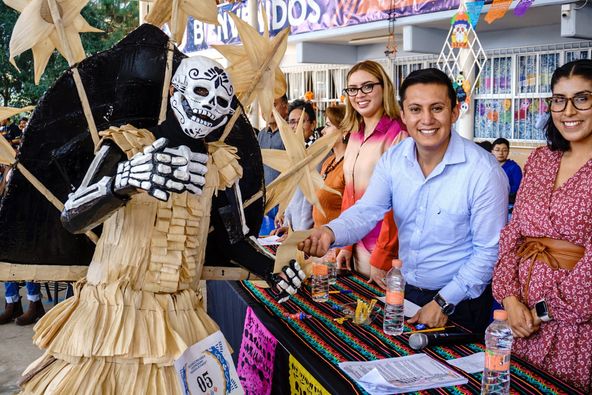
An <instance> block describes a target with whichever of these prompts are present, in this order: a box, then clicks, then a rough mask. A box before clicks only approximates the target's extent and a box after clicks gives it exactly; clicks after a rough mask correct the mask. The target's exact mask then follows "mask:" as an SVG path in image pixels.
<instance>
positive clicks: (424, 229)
mask: <svg viewBox="0 0 592 395" xmlns="http://www.w3.org/2000/svg"><path fill="white" fill-rule="evenodd" d="M399 93H400V96H401V98H402V99H401V107H402V111H401V117H402V119H403V121H404V122H405V124H406V126H407V131H408V132H409V135H410V136H411V139H407V140H404V141H403V142H401V143H400V144H399V145H397V146H395V147H393V148H391V149H390V150H389V151H387V152H386V153H385V154H384V155H383V156H382V157H381V159H380V161H379V162H378V164H377V165H376V168H375V170H374V173H373V175H372V179H371V181H370V185H369V186H368V189H367V190H366V193H365V194H364V196H363V197H362V198H361V199H360V200H359V201H358V202H357V203H356V204H355V205H354V206H352V207H351V208H350V209H349V210H347V211H345V212H344V213H342V214H341V215H340V216H339V217H338V218H337V219H335V220H334V221H331V222H330V223H329V224H327V226H326V227H323V228H320V229H316V230H315V231H313V234H312V235H311V236H310V237H309V238H308V239H306V240H305V241H304V242H302V243H301V245H300V246H299V247H300V248H301V249H302V250H304V251H305V252H307V253H309V254H310V255H315V256H322V255H324V252H323V251H326V250H327V249H328V248H329V247H334V246H343V245H350V244H353V243H354V242H356V241H358V240H360V239H361V238H362V237H363V236H364V235H365V234H366V233H368V232H369V231H370V230H371V229H372V228H373V227H374V225H375V224H376V222H377V221H379V220H380V219H381V218H382V217H383V216H384V214H385V213H386V212H387V211H388V210H390V209H391V208H392V209H393V212H394V218H395V222H396V224H397V227H398V229H399V254H398V255H399V258H400V259H401V260H402V261H403V269H402V270H403V276H404V277H405V280H406V282H407V286H406V289H405V291H406V295H405V296H406V298H407V299H409V300H411V301H413V302H415V303H417V304H419V305H420V306H423V307H422V309H421V310H420V311H419V312H418V313H417V314H416V315H415V316H414V317H412V318H411V319H410V320H409V322H410V323H423V324H427V325H428V326H430V327H439V326H443V325H445V323H446V321H447V320H448V316H450V317H451V319H452V320H453V321H454V322H456V323H459V324H461V325H463V326H465V327H466V328H468V329H471V330H473V331H478V332H482V331H483V330H484V329H485V327H486V325H487V323H488V321H489V316H490V313H491V303H492V301H493V299H492V296H491V289H490V286H489V284H490V282H491V277H492V272H493V267H494V265H495V262H496V260H497V251H498V239H499V233H500V231H501V229H502V227H503V226H504V225H505V220H506V216H507V203H508V202H507V197H508V180H507V178H506V175H505V174H504V172H503V171H502V170H501V168H500V167H499V165H498V164H497V162H496V161H495V158H493V156H492V155H491V154H489V153H488V152H486V151H484V150H483V149H482V148H480V147H479V146H477V145H476V144H474V143H473V142H472V141H468V140H465V139H463V138H462V137H460V136H459V135H458V134H457V133H456V132H453V131H452V124H453V123H454V122H455V121H456V120H457V118H458V106H457V105H456V94H455V91H454V89H453V87H452V83H451V82H450V80H449V79H448V77H447V76H446V75H445V74H444V73H443V72H441V71H440V70H437V69H424V70H418V71H415V72H413V73H411V74H410V75H409V76H408V77H407V78H406V79H405V80H404V81H403V83H402V85H401V88H400V92H399ZM373 271H374V272H373V273H372V272H371V274H370V275H371V277H374V278H380V277H382V278H384V275H385V274H386V273H385V272H383V271H380V269H377V268H373ZM379 284H381V285H382V286H383V287H384V282H383V281H381V282H379Z"/></svg>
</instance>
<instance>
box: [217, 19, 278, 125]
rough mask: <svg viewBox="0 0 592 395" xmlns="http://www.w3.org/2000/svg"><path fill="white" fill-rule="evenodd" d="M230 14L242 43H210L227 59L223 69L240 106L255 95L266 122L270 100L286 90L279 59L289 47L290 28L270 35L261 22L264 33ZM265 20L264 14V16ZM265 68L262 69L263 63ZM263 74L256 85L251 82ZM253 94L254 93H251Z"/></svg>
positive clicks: (251, 99)
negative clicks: (225, 66) (226, 65)
mask: <svg viewBox="0 0 592 395" xmlns="http://www.w3.org/2000/svg"><path fill="white" fill-rule="evenodd" d="M229 15H230V17H231V18H232V20H233V21H234V23H235V24H236V27H237V29H238V34H239V36H240V39H241V42H242V45H213V47H214V48H215V49H217V50H218V51H219V52H220V53H221V54H222V55H224V57H225V58H226V59H227V60H228V62H229V65H228V67H227V68H226V72H227V73H228V74H229V75H230V79H231V80H232V84H233V85H234V89H235V91H236V94H237V96H238V98H239V100H240V101H241V103H242V105H243V106H245V107H247V106H249V105H250V104H251V103H252V102H253V101H254V99H255V98H256V99H257V100H258V102H259V106H260V108H261V115H262V116H263V119H265V120H266V121H267V120H269V118H270V116H271V110H272V108H273V100H274V99H275V98H277V97H280V96H282V95H284V94H285V93H286V88H287V85H286V78H285V76H284V73H283V72H282V70H281V69H280V62H281V61H282V58H283V57H284V54H285V52H286V48H287V47H288V34H289V28H286V29H284V30H282V31H281V32H280V33H278V34H277V35H276V36H275V37H273V38H271V39H270V38H269V28H268V26H267V23H265V25H264V30H263V34H262V35H260V34H259V32H258V31H257V30H256V29H255V28H253V27H252V26H250V25H249V24H247V23H246V22H245V21H243V20H242V19H240V18H239V17H238V16H236V15H235V14H233V13H229ZM263 20H264V21H266V17H265V16H264V17H263ZM265 63H267V67H265V68H264V69H263V70H261V68H262V65H264V64H265ZM258 73H262V75H261V79H260V81H259V83H258V84H256V86H255V87H253V86H252V85H253V81H254V80H256V79H257V77H256V76H257V74H258ZM251 93H254V94H251Z"/></svg>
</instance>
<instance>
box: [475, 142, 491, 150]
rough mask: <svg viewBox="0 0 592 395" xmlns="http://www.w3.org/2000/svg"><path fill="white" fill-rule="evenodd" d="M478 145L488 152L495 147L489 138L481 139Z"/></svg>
mask: <svg viewBox="0 0 592 395" xmlns="http://www.w3.org/2000/svg"><path fill="white" fill-rule="evenodd" d="M477 145H478V146H479V147H481V148H483V149H484V150H485V151H487V152H491V150H492V148H493V144H491V141H487V140H483V141H479V142H478V143H477Z"/></svg>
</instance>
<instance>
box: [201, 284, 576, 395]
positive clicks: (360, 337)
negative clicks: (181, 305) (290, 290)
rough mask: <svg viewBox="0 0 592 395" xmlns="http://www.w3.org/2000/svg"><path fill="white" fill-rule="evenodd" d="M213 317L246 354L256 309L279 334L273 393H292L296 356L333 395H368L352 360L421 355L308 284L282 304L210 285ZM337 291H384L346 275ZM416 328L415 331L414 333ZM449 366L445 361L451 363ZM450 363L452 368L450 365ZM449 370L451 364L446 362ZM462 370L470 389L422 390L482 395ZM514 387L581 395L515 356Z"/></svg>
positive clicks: (240, 287) (438, 355) (344, 298)
mask: <svg viewBox="0 0 592 395" xmlns="http://www.w3.org/2000/svg"><path fill="white" fill-rule="evenodd" d="M207 288H208V313H209V314H210V315H211V316H212V318H214V320H216V322H218V324H219V325H220V327H221V330H222V332H223V333H224V335H225V336H226V338H227V340H228V341H229V343H230V345H231V346H232V347H233V348H234V349H235V353H234V356H233V357H234V358H235V362H236V358H237V357H238V350H239V349H240V342H241V335H242V329H243V325H244V318H245V311H246V309H247V307H251V308H252V309H253V311H254V312H255V314H256V316H257V317H258V318H259V320H260V321H261V322H262V323H263V324H264V326H265V327H266V328H267V329H268V330H269V331H270V332H271V333H272V334H273V336H275V338H276V339H277V340H278V343H279V345H281V347H277V350H276V355H275V362H274V366H275V369H274V375H273V379H272V394H289V393H290V386H289V383H288V379H287V372H288V358H289V355H290V354H291V355H292V356H293V357H294V358H295V359H296V360H298V362H300V363H301V364H302V366H303V367H304V368H305V369H306V370H308V372H310V374H311V375H312V376H314V378H315V379H316V380H318V382H319V383H320V384H321V385H322V386H323V387H324V388H325V389H326V390H327V391H328V392H329V393H331V394H364V393H365V391H364V390H363V389H362V388H361V387H359V386H358V385H357V384H356V383H355V382H354V381H353V380H352V379H350V378H349V377H348V376H347V375H346V374H345V373H344V372H342V371H341V369H340V368H339V367H338V366H337V364H338V363H339V362H342V361H351V360H374V359H379V358H391V357H398V356H405V355H410V354H413V353H415V351H414V350H412V349H411V348H410V347H409V344H408V342H407V340H408V337H409V335H406V334H403V335H402V336H395V337H391V336H386V335H384V333H383V332H382V315H381V314H380V315H378V316H377V317H376V318H375V319H374V320H373V322H372V323H371V324H370V325H365V326H359V325H355V324H353V323H351V321H346V322H345V323H344V324H343V325H340V324H337V323H336V322H335V321H333V318H335V317H340V316H342V314H341V313H339V312H336V311H335V310H333V309H332V308H331V303H315V302H313V301H312V299H311V297H310V288H308V287H305V289H304V292H302V291H301V292H299V293H298V295H296V296H293V297H291V298H290V300H289V301H288V302H286V303H284V304H282V305H279V304H278V303H276V302H275V300H273V297H272V296H271V295H270V294H269V293H268V291H267V290H265V289H262V288H259V287H257V286H256V285H255V284H254V283H252V282H249V281H243V282H231V281H219V282H213V281H210V282H208V285H207ZM332 289H350V290H352V291H353V293H352V294H332V295H330V296H331V297H330V302H337V303H341V304H342V303H348V302H352V301H354V300H355V299H356V298H358V297H359V298H361V299H363V300H366V301H367V300H369V299H372V298H375V297H377V296H382V293H381V292H380V291H379V290H378V289H377V288H376V287H374V286H372V285H369V284H366V279H365V278H363V277H362V276H359V275H351V276H347V277H340V278H339V279H338V282H337V284H336V285H335V286H332ZM300 311H302V312H305V313H306V314H310V315H312V317H311V318H308V319H304V320H293V319H290V318H287V317H285V314H290V313H296V312H300ZM406 330H409V328H406ZM483 350H484V345H483V344H479V343H475V344H464V345H458V346H449V347H430V348H426V349H424V350H423V351H422V352H424V353H426V354H428V355H429V356H430V357H432V358H434V359H436V360H438V361H440V362H444V361H445V360H448V359H452V358H458V357H462V356H466V355H470V354H472V353H475V352H479V351H483ZM444 363H445V362H444ZM445 364H446V363H445ZM446 365H448V364H446ZM451 368H452V369H454V370H456V371H457V372H459V373H460V374H462V375H463V376H465V377H467V379H468V380H469V382H468V384H466V385H463V386H457V387H445V388H438V389H432V390H426V391H421V392H420V393H421V394H459V393H460V394H471V393H479V392H480V387H481V373H476V374H468V373H465V372H463V371H461V370H458V369H456V368H453V367H452V366H451ZM511 376H512V377H511V389H512V392H513V393H520V394H580V393H582V392H578V391H577V390H576V389H575V388H573V387H571V386H570V385H568V384H566V383H565V382H562V381H561V380H559V379H556V378H554V377H553V376H551V375H549V374H547V373H545V372H544V371H542V370H540V369H537V368H535V367H534V366H532V365H530V364H528V363H526V362H525V361H523V360H520V359H519V358H516V357H514V356H513V357H512V366H511Z"/></svg>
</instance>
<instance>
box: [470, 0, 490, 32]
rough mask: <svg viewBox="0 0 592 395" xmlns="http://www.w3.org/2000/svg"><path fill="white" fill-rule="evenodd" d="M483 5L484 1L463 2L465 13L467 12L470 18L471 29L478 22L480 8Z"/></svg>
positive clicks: (475, 26)
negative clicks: (465, 8)
mask: <svg viewBox="0 0 592 395" xmlns="http://www.w3.org/2000/svg"><path fill="white" fill-rule="evenodd" d="M484 5H485V1H483V0H480V1H470V2H468V3H466V4H465V6H466V7H467V14H469V19H470V20H471V26H473V30H475V29H476V28H477V23H479V18H480V17H481V10H482V9H483V6H484Z"/></svg>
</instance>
